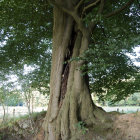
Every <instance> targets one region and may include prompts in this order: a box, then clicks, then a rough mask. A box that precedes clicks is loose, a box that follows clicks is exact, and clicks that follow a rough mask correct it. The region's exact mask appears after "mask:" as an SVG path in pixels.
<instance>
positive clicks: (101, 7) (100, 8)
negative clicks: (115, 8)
mask: <svg viewBox="0 0 140 140" xmlns="http://www.w3.org/2000/svg"><path fill="white" fill-rule="evenodd" d="M103 9H104V0H101V4H100V7H99V9H98V12H97V14H96V16H97V15H101V13H102V11H103ZM96 16H95V18H96ZM96 24H97V22H91V23H90V24H89V30H90V31H92V30H93V29H94V27H95V26H96Z"/></svg>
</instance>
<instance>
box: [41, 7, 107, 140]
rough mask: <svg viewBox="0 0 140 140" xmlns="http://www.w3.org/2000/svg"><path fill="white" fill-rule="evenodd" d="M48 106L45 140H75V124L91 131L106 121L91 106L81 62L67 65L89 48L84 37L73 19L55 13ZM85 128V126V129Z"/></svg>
mask: <svg viewBox="0 0 140 140" xmlns="http://www.w3.org/2000/svg"><path fill="white" fill-rule="evenodd" d="M54 19H55V20H54V29H53V52H52V68H51V83H50V89H51V90H50V96H51V97H50V102H49V107H48V111H47V116H46V119H45V122H44V129H45V138H44V140H70V139H72V140H78V139H80V135H78V132H79V129H78V127H77V124H79V123H80V122H82V123H83V125H84V127H93V126H95V125H97V123H98V124H99V122H100V124H101V123H104V122H105V121H106V113H105V112H104V111H103V110H102V109H100V108H98V107H96V105H95V104H93V101H92V99H91V95H90V91H89V81H88V75H84V76H82V71H81V70H80V67H81V66H82V65H83V64H85V62H84V61H82V60H80V61H75V60H73V61H70V60H71V58H76V57H80V56H82V54H83V52H84V51H85V50H86V49H87V48H88V45H89V40H88V37H87V36H86V34H83V33H82V32H80V31H79V30H77V27H76V26H77V25H76V23H75V21H74V20H73V18H72V17H71V16H69V15H67V14H66V13H64V12H62V11H61V10H60V9H58V8H55V9H54ZM85 125H86V126H85Z"/></svg>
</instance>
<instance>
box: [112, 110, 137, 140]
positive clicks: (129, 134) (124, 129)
mask: <svg viewBox="0 0 140 140" xmlns="http://www.w3.org/2000/svg"><path fill="white" fill-rule="evenodd" d="M114 128H115V130H119V132H120V135H119V136H117V138H118V140H140V112H137V113H133V114H123V115H116V116H115V118H114Z"/></svg>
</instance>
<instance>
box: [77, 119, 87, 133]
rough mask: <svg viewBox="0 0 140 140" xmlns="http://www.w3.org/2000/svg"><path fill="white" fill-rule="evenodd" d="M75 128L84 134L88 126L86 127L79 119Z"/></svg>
mask: <svg viewBox="0 0 140 140" xmlns="http://www.w3.org/2000/svg"><path fill="white" fill-rule="evenodd" d="M76 126H77V128H78V130H79V131H81V133H82V134H83V135H84V134H86V133H87V131H88V128H86V124H85V123H84V122H82V121H79V122H78V123H77V124H76Z"/></svg>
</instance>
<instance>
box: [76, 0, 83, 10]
mask: <svg viewBox="0 0 140 140" xmlns="http://www.w3.org/2000/svg"><path fill="white" fill-rule="evenodd" d="M84 1H85V0H80V2H79V3H78V4H77V5H76V7H75V9H76V10H78V8H79V7H80V6H81V4H82V3H83V2H84Z"/></svg>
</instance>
